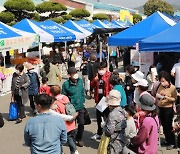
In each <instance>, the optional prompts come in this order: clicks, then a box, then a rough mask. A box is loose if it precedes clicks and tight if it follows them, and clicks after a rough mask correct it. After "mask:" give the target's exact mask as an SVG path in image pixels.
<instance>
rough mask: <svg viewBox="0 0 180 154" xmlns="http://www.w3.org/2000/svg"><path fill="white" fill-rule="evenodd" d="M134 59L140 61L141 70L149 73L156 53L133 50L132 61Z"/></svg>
mask: <svg viewBox="0 0 180 154" xmlns="http://www.w3.org/2000/svg"><path fill="white" fill-rule="evenodd" d="M133 61H136V62H139V64H140V71H141V72H143V73H144V74H145V76H146V75H147V73H148V71H149V67H150V66H151V65H153V63H154V53H153V52H142V53H139V52H138V50H131V63H132V62H133Z"/></svg>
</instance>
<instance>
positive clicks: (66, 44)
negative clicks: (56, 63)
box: [64, 42, 67, 52]
mask: <svg viewBox="0 0 180 154" xmlns="http://www.w3.org/2000/svg"><path fill="white" fill-rule="evenodd" d="M64 48H65V52H67V42H65V47H64Z"/></svg>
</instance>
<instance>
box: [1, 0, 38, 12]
mask: <svg viewBox="0 0 180 154" xmlns="http://www.w3.org/2000/svg"><path fill="white" fill-rule="evenodd" d="M4 7H5V8H6V9H7V10H8V11H35V5H34V3H33V1H32V0H7V1H6V2H5V3H4Z"/></svg>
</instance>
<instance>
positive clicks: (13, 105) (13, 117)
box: [9, 102, 18, 120]
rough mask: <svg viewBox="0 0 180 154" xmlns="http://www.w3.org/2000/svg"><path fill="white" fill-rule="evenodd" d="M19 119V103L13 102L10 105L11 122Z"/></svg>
mask: <svg viewBox="0 0 180 154" xmlns="http://www.w3.org/2000/svg"><path fill="white" fill-rule="evenodd" d="M17 118H18V106H17V103H15V102H11V103H10V105H9V120H16V119H17Z"/></svg>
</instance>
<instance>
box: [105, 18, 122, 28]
mask: <svg viewBox="0 0 180 154" xmlns="http://www.w3.org/2000/svg"><path fill="white" fill-rule="evenodd" d="M103 23H104V24H106V25H107V26H109V27H111V28H121V26H120V25H119V26H118V25H115V24H113V23H112V22H109V21H108V20H104V21H103Z"/></svg>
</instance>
